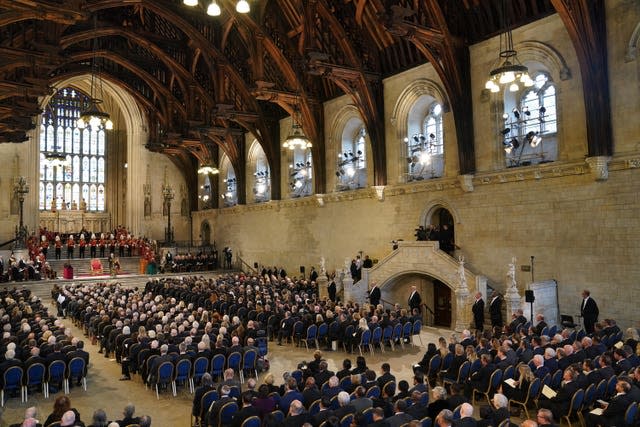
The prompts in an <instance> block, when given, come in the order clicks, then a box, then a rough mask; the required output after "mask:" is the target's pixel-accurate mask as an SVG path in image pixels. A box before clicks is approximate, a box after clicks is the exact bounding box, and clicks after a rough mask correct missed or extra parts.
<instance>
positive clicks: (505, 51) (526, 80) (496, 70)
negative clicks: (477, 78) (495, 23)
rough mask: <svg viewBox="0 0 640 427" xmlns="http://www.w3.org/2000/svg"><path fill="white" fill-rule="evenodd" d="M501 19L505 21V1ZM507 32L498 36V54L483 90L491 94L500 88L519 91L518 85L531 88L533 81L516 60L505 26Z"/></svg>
mask: <svg viewBox="0 0 640 427" xmlns="http://www.w3.org/2000/svg"><path fill="white" fill-rule="evenodd" d="M502 17H503V20H504V23H505V24H506V21H507V7H506V1H503V2H502ZM506 27H507V31H506V32H504V33H503V34H500V53H499V55H498V59H497V60H496V62H495V63H494V66H493V68H492V69H491V72H490V73H489V80H487V83H486V84H485V89H488V90H490V91H491V92H493V93H496V92H500V88H501V87H508V88H509V91H510V92H517V91H519V90H520V84H522V85H523V86H524V87H531V86H533V80H531V77H530V76H529V69H528V68H527V67H526V66H525V65H522V63H521V62H520V60H518V52H517V51H516V50H515V49H514V47H513V34H512V32H511V27H510V26H509V25H508V24H507V25H506Z"/></svg>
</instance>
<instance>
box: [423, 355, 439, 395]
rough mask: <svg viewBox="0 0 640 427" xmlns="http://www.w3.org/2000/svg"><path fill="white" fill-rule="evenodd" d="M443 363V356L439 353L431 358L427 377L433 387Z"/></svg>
mask: <svg viewBox="0 0 640 427" xmlns="http://www.w3.org/2000/svg"><path fill="white" fill-rule="evenodd" d="M441 364H442V357H440V355H439V354H436V355H434V356H433V357H431V359H430V360H429V369H428V370H427V373H426V375H425V376H426V377H427V382H428V383H429V385H430V386H431V387H434V386H435V380H436V377H437V376H438V371H439V370H440V365H441Z"/></svg>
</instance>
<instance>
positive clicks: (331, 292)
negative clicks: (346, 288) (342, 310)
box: [327, 279, 337, 302]
mask: <svg viewBox="0 0 640 427" xmlns="http://www.w3.org/2000/svg"><path fill="white" fill-rule="evenodd" d="M327 292H329V299H330V300H331V302H336V292H337V288H336V281H335V279H331V281H330V282H329V285H328V286H327Z"/></svg>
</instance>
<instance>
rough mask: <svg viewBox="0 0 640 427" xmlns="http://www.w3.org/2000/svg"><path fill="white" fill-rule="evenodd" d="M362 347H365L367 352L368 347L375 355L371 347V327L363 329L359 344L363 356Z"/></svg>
mask: <svg viewBox="0 0 640 427" xmlns="http://www.w3.org/2000/svg"><path fill="white" fill-rule="evenodd" d="M362 347H364V348H365V352H366V349H369V352H370V353H371V355H373V350H372V349H371V331H370V330H369V329H366V330H364V331H362V335H361V336H360V344H358V350H360V356H363V354H362Z"/></svg>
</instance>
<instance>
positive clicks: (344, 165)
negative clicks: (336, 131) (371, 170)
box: [336, 118, 367, 191]
mask: <svg viewBox="0 0 640 427" xmlns="http://www.w3.org/2000/svg"><path fill="white" fill-rule="evenodd" d="M366 136H367V130H366V129H365V127H364V125H363V124H362V121H361V120H360V119H359V118H352V119H351V120H349V121H348V122H347V124H346V126H345V127H344V130H343V132H342V145H341V150H340V151H339V152H338V160H337V167H336V177H337V180H336V181H337V186H336V187H337V190H338V191H343V190H354V189H356V188H364V187H366V185H367V140H366Z"/></svg>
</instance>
